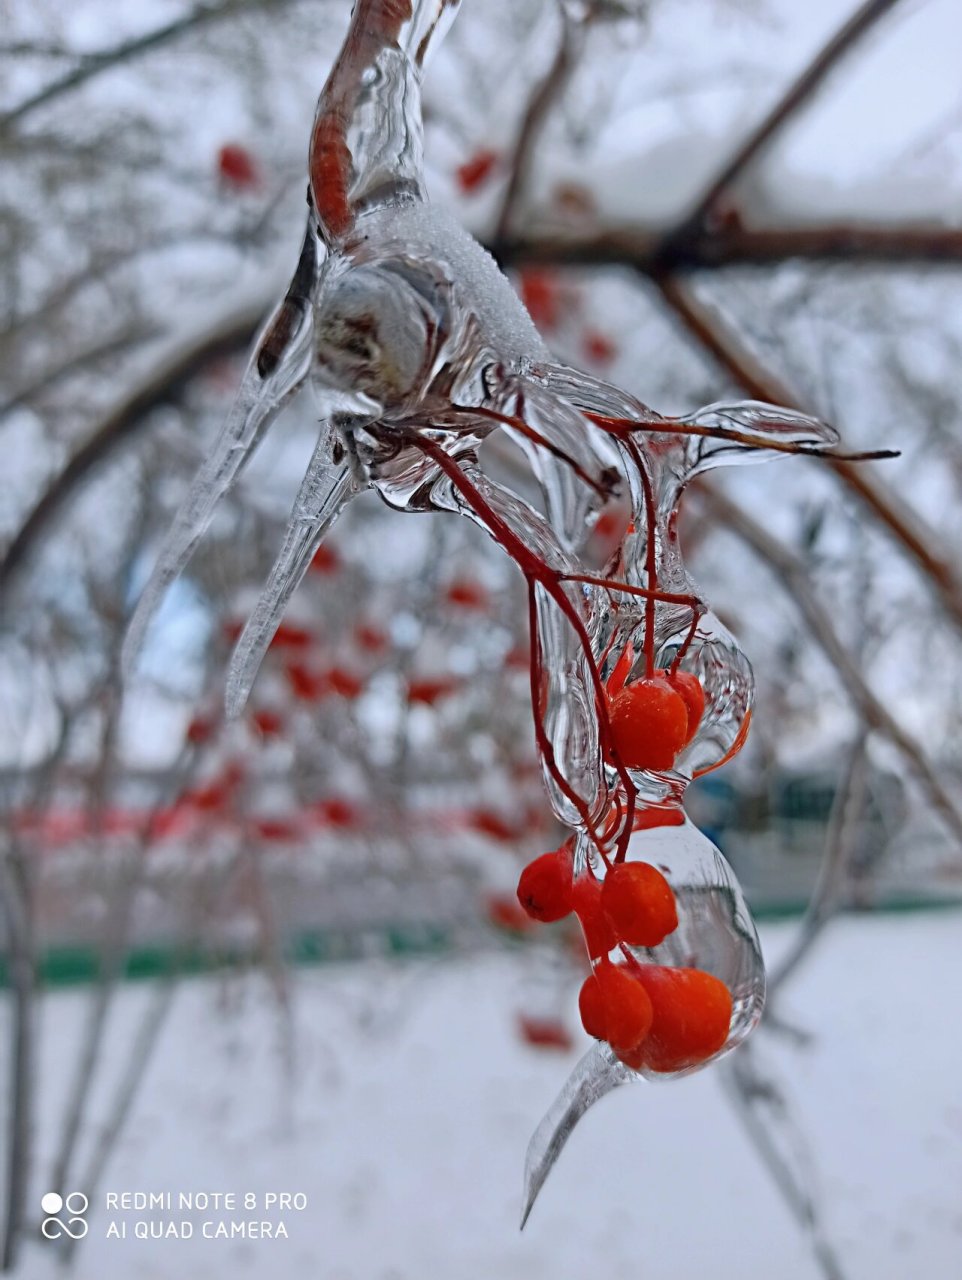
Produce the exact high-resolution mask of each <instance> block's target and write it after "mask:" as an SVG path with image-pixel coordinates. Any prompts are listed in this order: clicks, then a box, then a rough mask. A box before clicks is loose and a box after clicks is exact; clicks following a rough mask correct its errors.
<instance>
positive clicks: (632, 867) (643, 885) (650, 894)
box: [601, 862, 678, 947]
mask: <svg viewBox="0 0 962 1280" xmlns="http://www.w3.org/2000/svg"><path fill="white" fill-rule="evenodd" d="M601 909H602V911H603V912H604V913H605V915H606V916H607V917H608V919H609V920H610V921H611V924H612V927H613V928H614V930H615V932H616V933H617V935H618V937H619V938H620V939H621V940H622V942H627V943H628V945H629V946H631V947H657V946H658V944H659V943H660V942H664V940H665V939H666V938H667V937H668V935H669V933H673V932H674V930H675V929H677V928H678V911H677V909H676V907H675V895H674V894H673V893H672V891H671V885H670V884H669V883H668V881H667V880H666V879H665V877H664V876H663V875H662V874H661V872H660V871H659V870H658V868H657V867H653V866H652V865H651V864H650V863H648V862H619V863H616V864H615V866H613V867H612V868H611V870H610V871H609V872H608V874H607V875H606V876H605V880H604V884H603V885H602V887H601Z"/></svg>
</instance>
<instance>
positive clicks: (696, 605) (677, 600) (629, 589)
mask: <svg viewBox="0 0 962 1280" xmlns="http://www.w3.org/2000/svg"><path fill="white" fill-rule="evenodd" d="M558 577H559V578H560V580H561V581H562V582H584V583H587V584H588V585H589V586H592V587H605V588H606V589H607V590H609V591H622V592H624V593H625V595H629V596H640V597H641V598H642V599H643V600H651V601H655V600H659V601H661V603H662V604H687V605H688V606H689V608H691V609H700V608H701V601H700V600H699V599H698V597H697V596H691V595H682V594H681V593H680V592H677V591H661V590H658V589H655V590H652V589H651V588H649V587H633V586H632V585H631V583H629V582H622V581H620V580H619V579H617V578H596V577H595V576H594V575H593V574H590V573H559V574H558Z"/></svg>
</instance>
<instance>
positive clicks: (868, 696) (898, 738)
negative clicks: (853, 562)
mask: <svg viewBox="0 0 962 1280" xmlns="http://www.w3.org/2000/svg"><path fill="white" fill-rule="evenodd" d="M699 500H700V501H701V502H703V503H704V505H705V506H706V507H707V508H708V511H709V513H710V514H711V515H712V516H713V517H714V518H715V519H717V520H718V521H719V523H721V524H723V525H725V527H726V528H728V529H730V530H731V531H732V533H734V534H736V535H737V536H738V537H739V538H740V539H741V540H742V541H743V542H744V543H745V544H746V545H747V546H749V547H751V549H752V550H753V551H754V552H755V554H756V555H757V556H759V558H760V559H762V560H763V561H764V562H765V563H766V564H767V565H768V566H769V568H770V569H771V570H772V572H773V573H774V574H775V576H776V578H777V579H778V580H779V582H781V583H782V585H783V586H784V587H785V589H786V591H787V592H788V594H789V595H790V596H791V598H792V600H793V601H794V603H795V606H796V608H797V609H798V611H799V613H800V614H801V615H802V617H803V618H804V619H805V622H806V623H807V624H808V628H809V631H810V632H811V635H812V638H813V639H814V640H815V641H816V643H817V644H818V645H819V647H820V648H821V649H822V651H823V652H824V653H825V655H826V657H827V658H828V659H829V661H830V662H831V663H832V665H833V666H834V667H835V669H836V671H837V672H838V675H839V678H840V679H841V681H842V684H843V685H844V686H845V689H846V691H847V693H848V695H849V697H850V698H851V699H852V701H853V703H854V704H855V706H856V708H857V709H858V712H859V714H860V715H861V716H862V718H863V720H864V721H865V723H866V725H867V726H868V727H869V729H872V730H874V731H876V732H878V733H880V734H882V736H883V737H885V738H887V739H888V740H889V742H891V743H892V745H893V746H894V747H895V748H896V749H897V750H898V751H899V753H900V754H901V755H902V756H903V757H904V759H905V762H906V764H907V765H908V767H909V769H910V770H911V772H912V773H913V774H914V775H915V776H916V778H917V779H918V781H919V784H920V785H921V787H922V789H923V791H924V792H925V794H926V795H927V797H928V799H929V801H930V802H931V804H932V806H933V808H934V809H935V810H936V811H937V812H938V813H939V814H940V815H941V816H942V818H943V820H944V821H945V823H946V825H947V826H948V827H949V829H950V830H951V831H952V833H953V835H954V836H955V837H956V839H957V840H959V841H960V842H962V811H960V809H959V808H958V807H957V805H956V803H955V801H954V799H953V798H952V796H950V795H949V793H948V791H947V790H946V789H945V787H944V786H943V784H942V781H941V779H940V778H939V776H938V773H937V772H936V769H935V766H934V765H933V764H932V762H931V760H930V759H929V758H928V756H927V755H926V753H925V752H924V751H923V750H922V748H921V747H920V746H919V744H918V743H917V742H916V741H915V739H914V738H912V737H911V736H910V735H909V734H908V733H906V731H905V730H904V729H903V728H902V726H901V725H900V724H899V723H898V721H897V720H896V719H895V717H894V716H893V715H892V714H891V712H889V711H888V710H887V708H886V707H885V706H883V704H882V703H881V702H880V701H879V699H878V698H877V697H876V696H875V694H874V693H873V692H872V690H871V689H870V688H869V686H868V684H867V683H866V681H865V678H864V677H863V675H862V673H861V671H860V670H859V667H858V663H857V662H856V661H855V659H854V658H853V657H852V655H851V654H850V653H849V651H848V649H847V648H846V646H845V645H844V644H843V642H842V640H841V638H840V637H839V634H838V632H837V631H836V630H835V626H834V624H833V622H832V617H831V614H830V613H829V611H828V610H827V609H826V608H824V606H823V605H822V603H821V601H820V600H819V599H818V597H817V596H816V594H815V591H814V590H813V588H812V582H811V577H810V574H809V572H808V569H807V568H806V566H805V564H804V563H803V561H802V560H800V559H799V558H798V556H796V555H795V554H794V553H793V552H792V551H791V550H789V548H788V547H786V546H784V545H783V544H782V543H781V542H779V541H778V540H777V539H776V538H773V537H772V536H771V534H770V533H768V531H767V530H766V529H764V528H763V527H762V526H761V525H760V524H759V523H758V521H757V520H755V519H754V518H753V517H752V516H750V515H749V514H748V513H747V512H746V511H743V510H742V509H741V508H740V507H739V506H737V505H736V504H735V503H734V502H732V501H731V500H730V499H728V498H726V497H724V496H723V495H722V494H721V493H719V492H718V491H717V490H716V489H709V487H708V486H707V485H703V486H701V487H700V489H699Z"/></svg>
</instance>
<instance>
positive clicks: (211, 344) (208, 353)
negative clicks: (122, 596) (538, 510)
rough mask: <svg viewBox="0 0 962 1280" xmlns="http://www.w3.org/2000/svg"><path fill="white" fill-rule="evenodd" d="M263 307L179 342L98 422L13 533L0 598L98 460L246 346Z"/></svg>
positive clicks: (0, 575) (0, 571)
mask: <svg viewBox="0 0 962 1280" xmlns="http://www.w3.org/2000/svg"><path fill="white" fill-rule="evenodd" d="M263 312H264V308H263V306H262V305H261V304H260V303H258V304H256V305H253V306H248V307H247V308H246V309H245V310H243V311H242V312H240V313H235V314H233V315H232V316H230V317H229V318H228V319H227V320H226V321H222V322H221V323H220V324H219V325H216V326H213V327H212V328H211V329H210V330H209V331H207V332H205V333H204V334H203V335H202V336H201V337H199V338H195V339H194V340H192V341H190V342H188V343H185V344H183V345H182V346H181V347H180V348H179V349H178V350H177V351H175V352H174V353H173V355H170V356H168V358H167V359H166V360H165V361H163V363H162V364H161V365H160V367H159V368H158V369H156V370H155V371H154V372H152V373H151V374H150V375H149V376H148V377H147V378H146V380H145V381H144V383H143V384H142V385H141V386H140V387H138V388H136V389H135V390H134V391H132V392H130V393H129V394H128V395H127V396H126V397H125V398H124V400H123V401H122V402H121V403H120V404H119V405H118V406H117V407H116V408H115V409H114V410H113V412H112V413H110V414H109V415H108V416H107V417H106V418H105V419H104V420H103V421H102V422H101V423H100V425H99V426H98V427H97V428H96V429H95V430H94V432H93V433H92V435H91V436H90V437H89V438H88V439H87V442H86V444H84V445H82V446H81V447H80V448H79V449H78V450H77V452H76V453H75V454H74V455H73V457H72V458H71V459H70V461H69V462H68V463H67V465H66V466H65V467H64V469H63V470H62V471H61V473H60V475H59V476H58V477H57V478H56V480H54V481H53V483H52V484H51V486H50V487H49V489H48V490H47V492H46V493H45V494H44V495H43V497H42V498H41V499H40V500H39V501H38V502H37V504H36V505H35V506H34V507H33V509H32V510H31V512H30V514H29V515H28V516H27V518H26V520H25V521H24V522H23V524H22V525H21V526H20V530H19V532H18V533H17V536H16V537H15V538H14V540H13V542H12V543H11V544H10V547H9V548H8V550H7V553H6V555H5V557H4V559H3V561H2V562H0V600H2V599H3V597H4V595H5V594H6V593H7V592H8V591H9V590H10V589H11V587H12V586H13V583H14V581H15V579H16V578H17V577H18V575H19V574H20V573H21V572H22V571H23V569H24V567H25V566H26V564H27V563H28V561H29V558H30V556H31V554H32V552H33V551H34V550H35V549H36V547H37V545H38V543H39V541H40V539H41V538H42V536H43V534H44V533H45V532H46V530H47V529H48V527H49V526H50V524H51V522H52V521H53V519H54V518H55V516H56V515H57V514H58V513H59V511H60V509H61V507H62V505H63V504H64V502H66V501H67V500H68V499H69V498H70V497H71V495H72V494H73V493H74V492H75V491H76V490H77V488H78V486H79V485H80V484H82V483H83V482H84V481H85V480H86V479H87V478H88V477H89V476H90V475H91V473H92V472H93V471H94V469H95V468H96V467H97V466H98V464H99V463H100V462H102V461H103V460H104V459H105V458H106V457H107V456H109V455H110V454H111V453H112V452H113V450H114V448H115V447H117V446H118V445H120V444H122V443H124V442H125V441H127V440H129V439H130V437H131V436H132V435H133V434H134V433H135V432H136V431H137V430H138V428H139V427H141V426H142V425H143V423H144V422H145V421H146V419H147V416H148V414H149V413H150V411H151V410H152V409H155V408H157V406H158V405H161V404H167V403H170V402H171V401H176V400H177V399H179V397H180V396H181V395H182V394H183V392H184V389H185V388H186V386H187V385H188V384H189V383H190V381H191V379H192V378H194V377H196V376H197V374H198V373H199V372H200V371H201V369H203V368H204V366H205V365H206V364H207V363H208V362H209V361H210V360H213V359H215V358H216V357H218V356H221V355H228V354H231V353H233V352H235V351H237V350H238V349H239V348H241V347H243V346H244V345H246V344H247V343H248V342H249V341H250V339H251V337H252V335H253V333H254V330H255V328H256V326H257V323H258V321H259V320H260V319H261V317H262V316H263Z"/></svg>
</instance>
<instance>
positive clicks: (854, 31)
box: [669, 0, 899, 240]
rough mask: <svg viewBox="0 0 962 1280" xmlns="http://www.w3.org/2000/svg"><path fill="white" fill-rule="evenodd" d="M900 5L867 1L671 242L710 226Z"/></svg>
mask: <svg viewBox="0 0 962 1280" xmlns="http://www.w3.org/2000/svg"><path fill="white" fill-rule="evenodd" d="M898 2H899V0H866V3H865V4H863V5H862V7H861V8H860V9H858V10H856V12H855V13H854V14H853V15H852V16H851V18H849V20H848V21H847V22H846V23H845V24H844V25H843V26H842V27H841V28H840V29H839V30H838V31H837V32H836V34H835V35H834V36H833V37H832V39H831V40H829V42H828V44H826V45H825V47H824V48H823V49H822V50H821V52H820V53H819V54H818V55H817V57H815V58H814V59H813V60H812V61H811V62H810V63H809V64H808V66H807V67H806V68H805V70H804V71H803V72H802V74H801V75H800V76H799V77H798V78H797V79H796V80H795V82H794V83H793V84H792V85H791V86H790V87H789V88H788V90H787V91H786V92H785V93H784V94H783V95H782V97H781V98H780V99H779V101H778V102H777V103H776V104H775V106H774V107H773V108H772V110H771V111H770V112H769V113H768V115H767V116H766V117H765V119H764V120H762V122H761V123H760V124H759V125H758V126H757V128H756V129H754V130H753V132H752V133H750V134H749V136H748V137H747V138H746V139H745V140H744V142H743V143H742V144H741V146H739V147H738V148H737V150H736V151H735V152H734V154H733V155H732V156H731V157H730V158H729V159H728V161H726V163H725V164H724V165H723V166H722V169H721V171H720V172H719V173H718V174H717V176H716V177H715V178H714V179H713V180H712V181H711V182H710V183H709V185H708V187H707V189H706V190H705V192H704V193H703V194H702V195H701V196H700V198H699V199H698V200H697V201H696V203H695V207H694V208H693V209H692V211H691V213H690V214H688V216H687V217H686V218H685V219H684V220H683V221H682V223H681V224H680V225H679V227H678V228H677V229H676V230H675V231H674V232H672V233H671V235H670V237H669V239H673V240H684V239H685V238H687V237H689V236H692V235H697V234H698V233H699V232H700V231H701V230H702V229H703V228H704V227H705V226H706V224H707V223H708V222H709V221H710V220H711V215H712V214H713V212H714V211H715V208H716V207H717V205H718V204H719V202H720V201H721V199H722V197H723V196H724V195H725V194H726V193H727V192H728V191H730V189H731V187H732V186H733V185H734V183H736V182H737V181H738V179H739V178H740V177H741V175H742V174H743V173H744V172H745V171H746V170H747V169H748V168H749V166H750V165H751V164H752V163H753V162H754V161H755V160H756V159H757V158H758V156H759V155H760V154H761V153H762V151H764V150H765V148H766V147H767V146H768V145H769V143H770V142H771V141H772V139H773V138H774V137H775V136H776V134H778V133H779V132H780V131H781V130H782V129H783V128H784V127H785V125H786V124H787V123H788V122H789V121H790V120H791V119H793V118H794V117H795V116H797V114H798V112H799V110H800V109H801V108H802V107H803V106H804V105H805V103H806V102H808V101H809V100H810V99H811V98H813V97H814V96H815V94H816V93H817V92H818V90H819V89H820V88H821V87H822V85H823V84H824V83H825V80H826V79H827V77H828V75H829V74H830V72H832V71H833V70H834V69H835V67H836V66H837V65H838V63H839V62H840V61H841V60H842V58H843V57H844V56H845V55H846V54H847V53H849V52H850V51H851V50H852V48H853V47H854V46H855V45H856V44H857V43H858V41H859V40H860V39H861V38H862V37H863V36H864V35H865V34H866V33H867V32H868V31H869V30H870V29H871V28H872V27H873V26H874V25H875V23H876V22H878V20H879V19H880V18H882V17H883V16H884V15H885V14H886V13H888V11H889V10H890V9H893V8H894V7H895V5H896V4H898Z"/></svg>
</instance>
